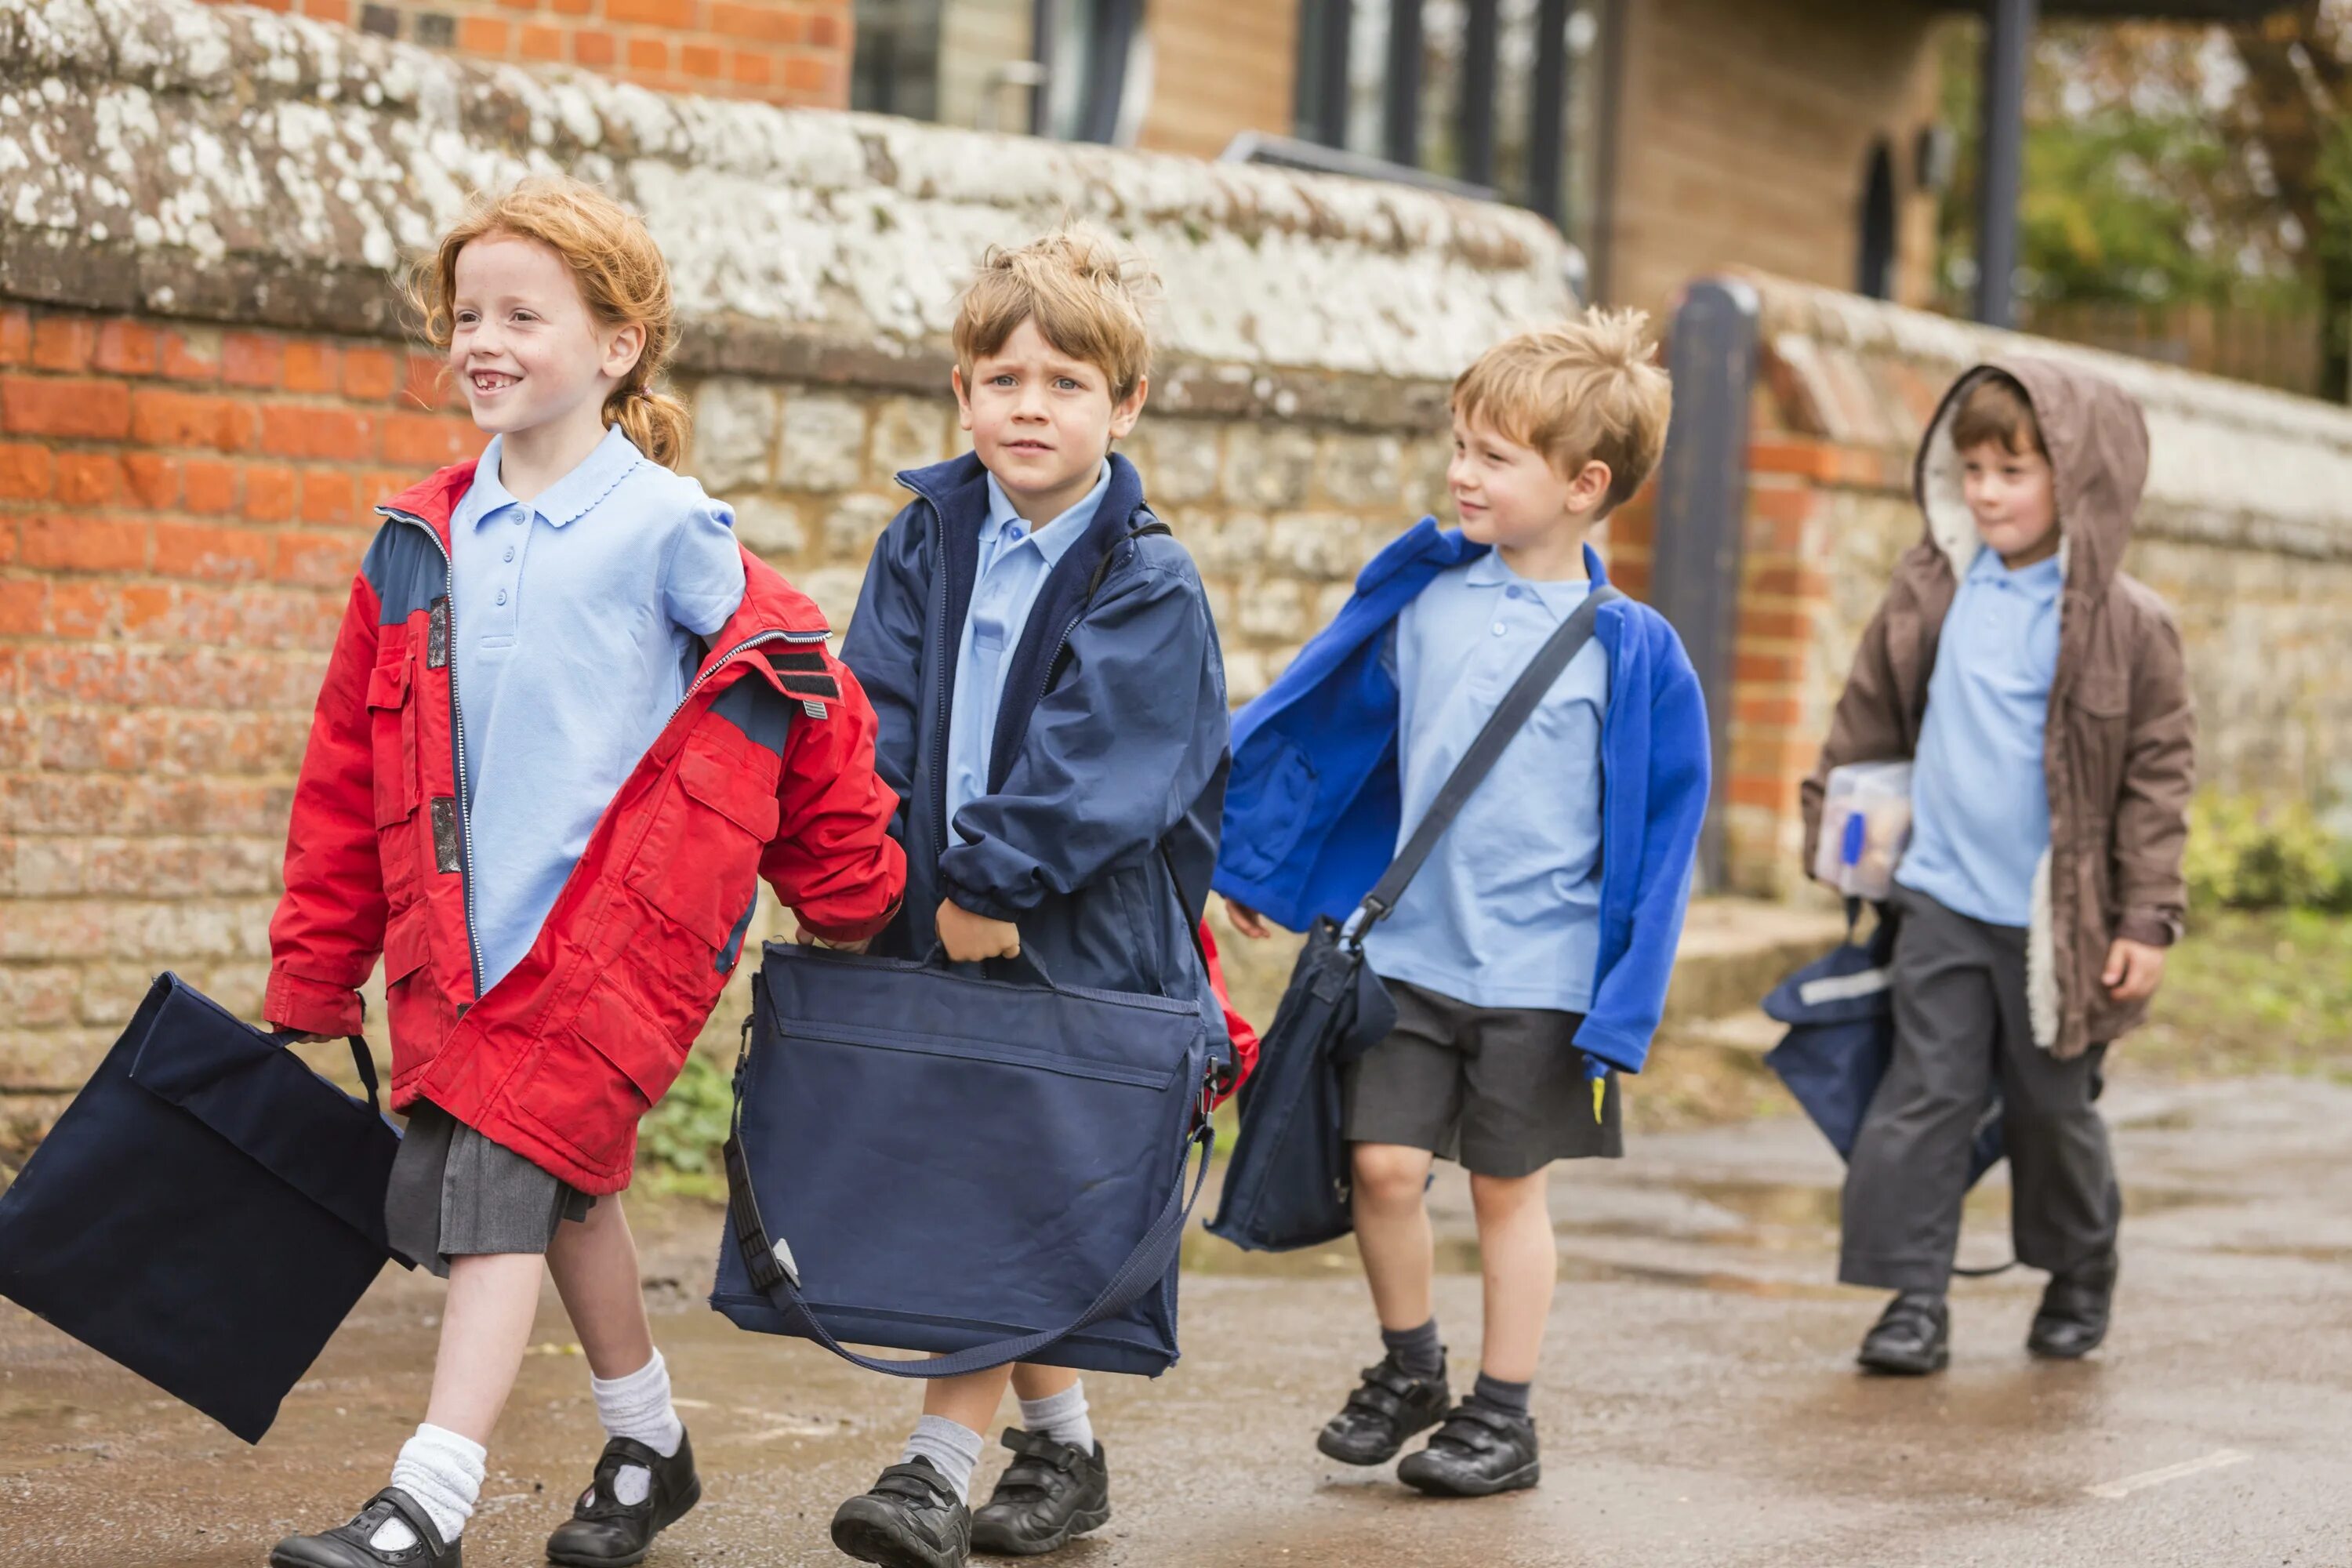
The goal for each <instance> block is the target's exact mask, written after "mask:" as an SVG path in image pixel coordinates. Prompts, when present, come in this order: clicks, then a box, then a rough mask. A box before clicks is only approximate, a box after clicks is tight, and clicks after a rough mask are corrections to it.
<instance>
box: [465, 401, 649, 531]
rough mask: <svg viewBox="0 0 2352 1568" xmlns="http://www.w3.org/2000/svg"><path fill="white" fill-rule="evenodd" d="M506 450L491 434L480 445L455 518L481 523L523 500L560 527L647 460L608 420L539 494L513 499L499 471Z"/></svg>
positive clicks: (501, 439) (528, 507) (523, 504)
mask: <svg viewBox="0 0 2352 1568" xmlns="http://www.w3.org/2000/svg"><path fill="white" fill-rule="evenodd" d="M505 450H506V437H503V436H493V437H490V444H489V445H488V447H484V448H483V449H482V458H481V463H480V465H479V466H478V468H475V470H474V486H473V489H471V490H469V491H467V495H466V499H465V500H464V501H463V502H461V503H460V504H459V506H458V508H457V518H456V520H455V521H460V522H465V523H467V524H470V525H473V526H476V527H479V526H480V525H481V523H482V522H483V521H485V520H487V519H488V518H490V517H493V516H496V515H497V514H498V513H499V512H500V511H502V510H505V509H506V508H508V507H510V506H521V507H525V508H526V510H530V511H531V512H533V513H535V514H536V515H538V516H540V517H543V518H545V519H546V520H547V521H549V522H550V523H552V524H553V525H554V526H555V527H557V528H562V526H564V525H565V524H566V523H569V522H572V521H577V520H578V519H580V518H583V517H585V516H587V515H588V513H589V512H590V511H592V510H594V509H595V506H596V503H597V502H599V501H601V500H604V498H605V497H606V496H608V495H611V494H612V493H613V490H614V487H615V486H617V485H619V484H620V482H621V481H622V480H623V479H626V478H628V476H629V471H630V470H631V469H633V468H635V467H636V466H637V465H638V464H639V463H642V462H644V461H645V460H646V458H645V454H644V453H642V452H640V451H638V450H637V447H636V443H635V442H634V441H631V440H630V439H629V438H628V437H626V436H625V435H623V434H622V433H621V427H620V426H617V425H614V426H608V427H607V428H606V429H605V431H604V439H603V440H601V441H599V442H597V443H596V446H595V447H594V449H593V450H592V451H591V452H590V453H589V454H588V455H587V456H586V457H585V458H582V459H581V460H580V463H579V465H578V466H577V467H576V468H573V469H572V471H571V472H570V473H568V474H566V475H564V476H563V477H562V479H558V480H556V481H555V482H554V483H553V484H551V485H550V486H548V487H547V489H544V490H542V491H541V492H540V495H539V497H538V499H537V500H532V501H530V502H528V503H526V502H523V501H519V500H515V498H514V496H513V495H512V493H511V492H509V490H508V489H507V487H506V485H505V483H504V482H503V480H502V479H501V478H500V476H499V458H500V457H501V456H502V455H503V453H504V452H505Z"/></svg>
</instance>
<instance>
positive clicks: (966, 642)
mask: <svg viewBox="0 0 2352 1568" xmlns="http://www.w3.org/2000/svg"><path fill="white" fill-rule="evenodd" d="M1109 489H1110V465H1109V464H1108V463H1105V464H1104V465H1103V468H1102V477H1101V478H1100V479H1097V480H1096V481H1095V488H1094V489H1090V490H1088V491H1087V493H1086V495H1085V496H1084V498H1082V499H1081V500H1079V501H1078V503H1077V504H1076V506H1074V507H1072V508H1070V510H1067V511H1066V512H1064V513H1063V514H1062V515H1061V516H1059V517H1057V518H1055V519H1054V521H1051V522H1048V523H1045V524H1044V525H1042V526H1040V525H1037V524H1034V523H1031V522H1030V521H1028V520H1027V519H1025V518H1024V517H1023V516H1022V515H1021V513H1020V511H1019V510H1018V509H1016V508H1015V507H1014V506H1013V498H1012V497H1010V496H1008V495H1006V494H1005V493H1004V487H1003V485H1000V484H998V483H997V482H996V476H995V475H994V474H991V475H989V476H988V517H987V520H986V521H983V522H982V524H981V525H980V562H979V565H978V567H977V568H976V569H975V570H974V572H973V574H972V584H971V609H970V610H969V611H967V612H966V613H965V615H964V618H963V640H962V641H961V643H959V644H958V645H957V647H956V668H955V690H954V692H953V693H952V694H951V695H950V698H949V709H948V713H949V717H948V820H949V821H950V822H953V821H954V820H955V815H956V813H957V812H959V811H961V810H962V809H963V808H964V807H965V806H967V805H971V803H972V802H973V801H975V800H978V799H979V798H980V797H981V796H982V795H986V794H987V793H988V759H989V751H990V748H991V747H992V745H993V744H994V743H995V740H996V715H997V711H998V710H1000V709H1002V708H1003V706H1004V667H1005V666H1006V665H1007V664H1009V663H1011V662H1012V660H1013V648H1014V647H1016V646H1018V645H1019V643H1020V641H1021V633H1022V631H1023V630H1024V628H1026V627H1027V626H1028V625H1029V612H1030V611H1031V610H1032V609H1034V608H1035V607H1036V604H1037V595H1038V594H1039V592H1040V591H1042V590H1043V589H1044V588H1045V578H1046V577H1047V575H1048V574H1051V573H1052V572H1053V570H1054V568H1055V565H1056V564H1057V563H1059V562H1060V561H1061V559H1062V557H1063V556H1064V555H1065V554H1066V553H1067V552H1068V551H1069V548H1070V546H1071V545H1073V544H1075V543H1076V542H1077V541H1078V536H1079V535H1080V534H1083V533H1084V532H1086V531H1087V525H1089V524H1090V523H1092V522H1093V521H1094V520H1095V513H1096V512H1097V511H1098V510H1101V509H1102V500H1103V496H1104V494H1105V493H1106V492H1107V491H1108V490H1109Z"/></svg>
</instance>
